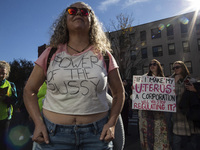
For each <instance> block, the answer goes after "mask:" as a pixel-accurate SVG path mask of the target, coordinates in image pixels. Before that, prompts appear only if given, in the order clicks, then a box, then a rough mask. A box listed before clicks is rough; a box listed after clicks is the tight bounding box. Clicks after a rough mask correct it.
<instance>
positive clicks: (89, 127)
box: [24, 2, 124, 150]
mask: <svg viewBox="0 0 200 150" xmlns="http://www.w3.org/2000/svg"><path fill="white" fill-rule="evenodd" d="M54 25H55V27H54V28H53V29H54V33H53V35H52V36H51V40H50V46H49V47H48V48H47V49H46V50H45V51H44V52H43V53H42V54H41V55H40V57H39V58H38V60H37V61H36V62H35V63H36V64H35V67H34V69H33V71H32V73H31V75H30V77H29V79H28V81H27V84H26V86H25V88H24V103H25V106H26V108H27V110H28V112H29V114H30V116H31V118H32V119H33V121H34V124H35V130H34V134H33V138H32V139H33V141H35V142H37V143H39V145H40V146H41V148H42V149H43V150H52V149H77V150H78V149H95V150H102V149H112V142H111V141H112V140H113V139H114V137H115V126H116V122H117V120H118V116H119V114H120V112H121V109H122V107H123V103H124V87H123V84H122V80H121V77H120V74H119V71H118V65H117V63H116V61H115V59H114V57H113V56H112V55H111V53H110V50H111V47H110V43H109V40H108V39H107V37H106V35H105V33H104V31H103V30H102V28H101V24H100V23H99V21H98V20H97V17H96V16H95V13H94V11H93V10H92V8H91V7H90V6H89V5H87V4H85V3H83V2H76V3H73V4H71V5H70V6H69V7H68V8H66V10H64V12H63V13H62V15H61V17H60V18H59V19H58V20H57V22H56V23H54ZM52 47H54V48H56V49H57V50H56V52H55V53H54V54H53V55H52V58H51V61H50V64H49V67H48V69H47V71H46V68H47V67H46V66H47V58H48V55H49V53H50V50H51V49H52ZM106 53H107V55H108V57H109V66H107V67H108V73H107V71H106V70H107V69H106V63H105V61H104V57H103V55H105V54H106ZM45 79H46V80H47V91H46V96H45V100H44V104H43V111H42V115H41V113H40V110H39V106H38V102H37V92H38V89H39V87H40V86H41V85H42V84H43V83H44V81H45ZM107 81H108V82H109V86H110V88H111V93H112V96H113V102H112V106H111V109H110V108H109V105H108V100H107V98H108V95H107ZM109 110H110V112H109ZM108 112H109V116H108ZM38 149H39V148H38ZM36 150H37V146H36Z"/></svg>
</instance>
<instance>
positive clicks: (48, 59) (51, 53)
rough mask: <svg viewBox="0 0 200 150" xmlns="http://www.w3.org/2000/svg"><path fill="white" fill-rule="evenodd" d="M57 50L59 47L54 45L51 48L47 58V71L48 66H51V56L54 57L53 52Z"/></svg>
mask: <svg viewBox="0 0 200 150" xmlns="http://www.w3.org/2000/svg"><path fill="white" fill-rule="evenodd" d="M56 50H57V48H55V47H52V49H51V50H50V52H49V56H48V58H47V69H46V71H47V70H48V68H49V64H50V61H51V58H52V56H53V54H54V53H55V52H56Z"/></svg>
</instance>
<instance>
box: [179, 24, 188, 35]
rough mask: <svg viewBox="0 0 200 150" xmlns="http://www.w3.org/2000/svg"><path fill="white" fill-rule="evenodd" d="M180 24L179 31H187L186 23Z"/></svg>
mask: <svg viewBox="0 0 200 150" xmlns="http://www.w3.org/2000/svg"><path fill="white" fill-rule="evenodd" d="M180 25H181V33H187V32H188V24H182V23H181V24H180Z"/></svg>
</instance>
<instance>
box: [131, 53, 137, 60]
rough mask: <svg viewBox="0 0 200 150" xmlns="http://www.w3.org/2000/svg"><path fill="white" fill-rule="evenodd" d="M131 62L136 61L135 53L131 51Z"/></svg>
mask: <svg viewBox="0 0 200 150" xmlns="http://www.w3.org/2000/svg"><path fill="white" fill-rule="evenodd" d="M131 60H136V52H135V51H131Z"/></svg>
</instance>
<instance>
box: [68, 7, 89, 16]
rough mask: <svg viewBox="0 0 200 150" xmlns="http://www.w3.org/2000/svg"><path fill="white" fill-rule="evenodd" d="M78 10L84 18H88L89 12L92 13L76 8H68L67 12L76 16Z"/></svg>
mask: <svg viewBox="0 0 200 150" xmlns="http://www.w3.org/2000/svg"><path fill="white" fill-rule="evenodd" d="M78 10H80V11H81V14H82V15H83V16H88V15H89V12H90V10H88V9H86V8H76V7H69V8H67V11H68V13H69V14H70V15H76V14H77V11H78Z"/></svg>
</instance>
